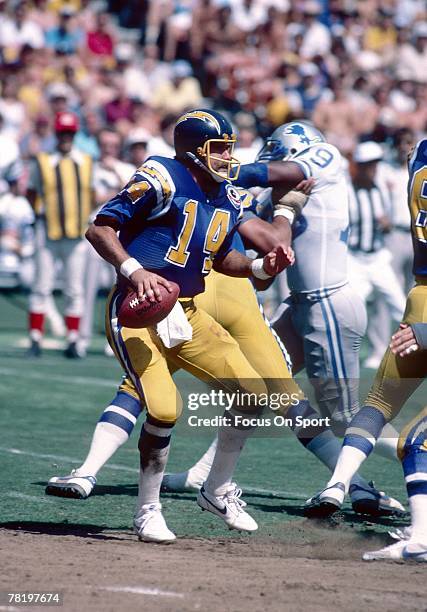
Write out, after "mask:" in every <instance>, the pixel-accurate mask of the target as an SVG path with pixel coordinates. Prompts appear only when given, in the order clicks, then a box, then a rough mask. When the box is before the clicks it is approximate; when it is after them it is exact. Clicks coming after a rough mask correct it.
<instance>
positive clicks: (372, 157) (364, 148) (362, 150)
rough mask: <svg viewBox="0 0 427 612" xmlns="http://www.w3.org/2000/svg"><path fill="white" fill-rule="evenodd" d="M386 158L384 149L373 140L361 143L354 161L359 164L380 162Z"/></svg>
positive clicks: (355, 153)
mask: <svg viewBox="0 0 427 612" xmlns="http://www.w3.org/2000/svg"><path fill="white" fill-rule="evenodd" d="M383 157H384V153H383V150H382V147H381V146H380V145H379V144H378V143H377V142H374V141H373V140H370V141H368V142H361V143H360V144H358V145H357V147H356V149H355V150H354V154H353V159H354V161H355V162H356V163H358V164H366V163H368V162H372V161H379V160H380V159H382V158H383Z"/></svg>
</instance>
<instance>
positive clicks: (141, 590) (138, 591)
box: [99, 587, 184, 598]
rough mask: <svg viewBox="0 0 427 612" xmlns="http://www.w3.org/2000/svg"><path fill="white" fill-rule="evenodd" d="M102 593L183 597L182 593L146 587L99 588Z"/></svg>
mask: <svg viewBox="0 0 427 612" xmlns="http://www.w3.org/2000/svg"><path fill="white" fill-rule="evenodd" d="M99 588H100V589H101V590H103V591H110V592H111V593H135V595H156V596H158V595H161V596H162V597H181V598H182V597H184V593H177V592H176V591H162V590H161V589H150V588H148V587H99Z"/></svg>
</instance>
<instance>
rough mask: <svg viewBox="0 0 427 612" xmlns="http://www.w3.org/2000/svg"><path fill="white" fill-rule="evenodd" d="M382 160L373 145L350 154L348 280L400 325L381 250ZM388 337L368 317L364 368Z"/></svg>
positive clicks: (398, 303) (385, 204)
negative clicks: (380, 175)
mask: <svg viewBox="0 0 427 612" xmlns="http://www.w3.org/2000/svg"><path fill="white" fill-rule="evenodd" d="M382 157H383V152H382V149H381V147H380V145H379V144H378V143H376V142H373V141H371V142H363V143H361V144H359V145H358V146H357V147H356V150H355V151H354V155H353V160H354V162H355V169H354V174H353V178H352V180H351V184H350V189H349V194H350V201H349V205H350V206H349V211H350V236H349V263H348V265H349V279H350V284H351V285H352V286H353V288H354V289H355V290H356V291H357V292H358V293H359V295H360V296H361V297H362V299H364V300H365V301H366V300H367V299H368V298H369V296H370V295H371V294H374V295H375V297H376V299H377V300H378V302H377V303H378V304H385V305H386V308H387V310H388V312H389V314H390V317H391V319H393V320H394V321H400V320H401V318H402V316H403V311H404V308H405V295H404V293H403V290H402V287H401V286H400V283H399V281H398V279H397V277H396V274H395V272H394V271H393V268H392V265H391V262H392V253H391V252H390V251H389V250H388V249H386V248H385V246H384V234H385V233H387V232H388V231H390V229H391V225H390V221H389V210H390V207H391V203H390V194H389V192H388V189H387V187H386V185H385V184H382V182H381V181H380V180H379V179H378V172H377V170H378V163H379V162H380V160H381V159H382ZM389 320H390V319H388V325H389ZM380 327H381V326H380ZM389 335H390V331H389V330H388V333H387V330H385V329H378V321H375V320H373V318H372V317H370V321H369V322H368V337H369V340H370V343H371V346H372V350H371V354H370V356H369V357H368V359H367V361H366V363H365V366H367V367H377V366H378V365H379V361H380V360H381V358H382V355H383V353H384V349H385V347H386V346H387V342H388V338H389ZM383 336H384V337H383Z"/></svg>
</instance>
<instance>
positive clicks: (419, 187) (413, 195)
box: [408, 138, 427, 276]
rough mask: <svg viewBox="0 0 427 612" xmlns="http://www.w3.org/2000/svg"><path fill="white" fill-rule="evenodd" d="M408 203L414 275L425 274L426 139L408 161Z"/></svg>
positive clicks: (426, 261)
mask: <svg viewBox="0 0 427 612" xmlns="http://www.w3.org/2000/svg"><path fill="white" fill-rule="evenodd" d="M408 169H409V183H408V204H409V211H410V213H411V233H412V242H413V245H414V267H413V272H414V274H415V275H416V276H427V139H426V138H425V139H424V140H420V141H419V143H418V144H417V146H416V147H415V149H414V151H413V153H412V155H411V157H410V159H409V163H408Z"/></svg>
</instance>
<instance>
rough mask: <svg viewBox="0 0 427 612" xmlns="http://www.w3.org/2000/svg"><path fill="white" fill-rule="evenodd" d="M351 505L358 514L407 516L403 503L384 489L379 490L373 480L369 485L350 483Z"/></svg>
mask: <svg viewBox="0 0 427 612" xmlns="http://www.w3.org/2000/svg"><path fill="white" fill-rule="evenodd" d="M349 494H350V497H351V505H352V507H353V510H354V511H355V512H356V513H357V514H366V515H368V516H376V517H379V516H405V515H406V510H405V508H404V507H403V506H402V504H401V503H400V502H399V501H397V499H394V498H393V497H389V496H388V495H386V494H385V493H384V491H378V489H376V488H375V486H374V483H373V482H372V481H371V482H370V483H369V486H368V487H363V486H361V485H358V484H352V485H350V490H349Z"/></svg>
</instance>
